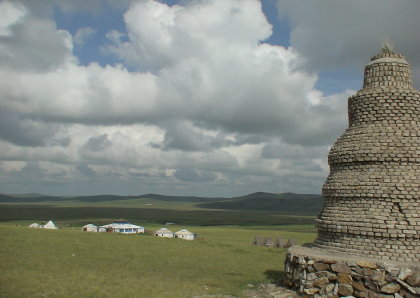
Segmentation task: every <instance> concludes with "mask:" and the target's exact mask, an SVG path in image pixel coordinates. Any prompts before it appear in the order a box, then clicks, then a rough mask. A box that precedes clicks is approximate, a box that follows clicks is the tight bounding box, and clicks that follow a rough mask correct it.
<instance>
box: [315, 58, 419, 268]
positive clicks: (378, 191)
mask: <svg viewBox="0 0 420 298" xmlns="http://www.w3.org/2000/svg"><path fill="white" fill-rule="evenodd" d="M348 108H349V111H348V113H349V128H348V129H347V130H346V131H345V132H344V134H343V135H342V136H341V137H340V138H339V139H338V140H337V141H336V143H335V144H334V146H333V147H332V148H331V151H330V153H329V156H328V162H329V165H330V175H329V176H328V178H327V181H326V183H325V184H324V187H323V191H322V192H323V196H324V208H323V210H322V212H321V214H320V215H319V216H318V218H317V220H316V226H317V229H318V237H317V239H316V240H315V243H314V245H315V246H316V247H319V248H325V249H329V250H335V251H340V252H345V253H348V254H353V255H361V256H374V257H376V258H380V259H383V260H395V261H401V262H417V263H419V262H420V191H419V190H420V92H419V91H418V90H417V89H414V88H413V87H412V85H411V73H410V68H409V65H408V63H407V62H406V60H405V59H404V57H403V56H402V55H400V54H396V53H381V54H378V55H376V56H374V57H373V58H372V59H371V62H370V63H369V64H368V65H367V66H366V68H365V75H364V84H363V89H361V90H360V91H358V92H357V93H356V95H354V96H351V97H350V98H349V100H348ZM369 268H370V269H372V270H374V269H375V268H371V267H369Z"/></svg>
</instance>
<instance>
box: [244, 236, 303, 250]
mask: <svg viewBox="0 0 420 298" xmlns="http://www.w3.org/2000/svg"><path fill="white" fill-rule="evenodd" d="M294 244H295V240H294V239H288V240H287V241H286V240H284V239H281V238H277V240H276V241H274V240H273V239H272V238H271V237H265V238H264V237H261V236H255V238H254V241H253V242H252V245H254V246H265V247H274V248H289V247H292V246H293V245H294Z"/></svg>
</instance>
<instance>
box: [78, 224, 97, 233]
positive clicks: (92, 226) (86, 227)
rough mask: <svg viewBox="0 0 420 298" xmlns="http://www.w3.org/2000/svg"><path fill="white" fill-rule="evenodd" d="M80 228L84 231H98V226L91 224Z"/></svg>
mask: <svg viewBox="0 0 420 298" xmlns="http://www.w3.org/2000/svg"><path fill="white" fill-rule="evenodd" d="M82 230H83V231H84V232H97V231H98V227H97V226H95V225H93V224H87V225H85V226H83V227H82Z"/></svg>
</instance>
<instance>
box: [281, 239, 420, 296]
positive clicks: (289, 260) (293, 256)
mask: <svg viewBox="0 0 420 298" xmlns="http://www.w3.org/2000/svg"><path fill="white" fill-rule="evenodd" d="M331 262H333V264H332V265H329V264H330V263H331ZM314 264H325V265H329V266H323V267H320V266H319V267H318V268H322V269H324V270H320V271H317V270H315V269H314ZM333 265H334V266H333ZM332 267H334V268H335V269H333V268H332ZM343 268H344V269H343ZM347 268H348V270H349V273H348V274H347V273H343V272H337V271H347ZM337 269H338V270H337ZM341 269H343V270H341ZM314 270H315V272H311V271H314ZM398 276H401V277H404V278H405V281H403V280H401V279H399V278H398ZM419 279H420V264H418V263H417V264H414V263H411V264H410V263H400V262H396V261H384V260H381V259H373V258H363V257H359V256H352V255H348V254H344V253H338V252H334V251H326V250H324V249H319V248H314V247H312V248H308V247H300V246H294V247H292V248H291V249H289V251H288V253H287V256H286V260H285V279H284V284H285V285H286V286H287V287H289V288H291V289H294V290H295V291H296V292H297V293H298V294H299V295H301V296H303V297H342V296H350V295H351V296H354V297H419V295H420V288H418V287H415V286H412V285H410V284H409V282H410V281H412V282H413V283H414V284H415V283H416V281H417V282H418V280H419Z"/></svg>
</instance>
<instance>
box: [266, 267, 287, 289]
mask: <svg viewBox="0 0 420 298" xmlns="http://www.w3.org/2000/svg"><path fill="white" fill-rule="evenodd" d="M264 275H265V277H266V278H267V279H268V280H269V281H270V282H271V283H273V284H276V285H283V280H284V271H280V270H272V269H268V270H266V271H264Z"/></svg>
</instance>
